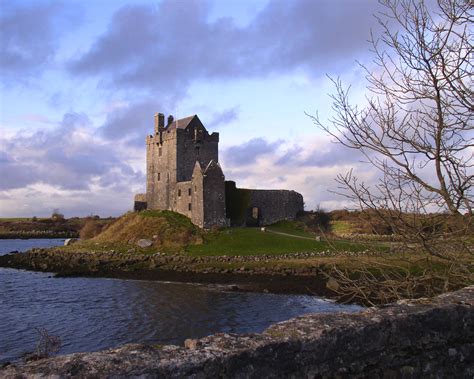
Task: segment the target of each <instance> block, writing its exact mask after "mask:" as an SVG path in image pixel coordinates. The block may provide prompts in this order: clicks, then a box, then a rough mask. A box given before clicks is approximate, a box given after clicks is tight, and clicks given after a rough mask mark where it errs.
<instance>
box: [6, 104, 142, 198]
mask: <svg viewBox="0 0 474 379" xmlns="http://www.w3.org/2000/svg"><path fill="white" fill-rule="evenodd" d="M121 148H122V147H121V146H119V145H116V144H114V143H112V142H109V141H104V140H101V139H100V138H97V137H95V136H94V129H93V128H92V125H91V121H90V120H89V118H88V116H87V115H85V114H83V113H67V114H65V115H64V117H63V120H62V121H61V122H60V123H59V125H58V126H57V127H56V128H55V129H53V130H49V131H37V132H34V133H25V132H18V133H16V134H14V135H13V136H9V137H0V174H1V177H2V181H1V182H0V190H11V189H15V188H22V187H25V186H31V185H35V184H45V185H50V186H54V187H55V188H58V189H62V190H80V191H90V190H91V188H93V187H94V186H99V187H108V188H113V187H118V186H121V185H123V184H124V183H126V184H128V183H130V182H132V181H134V180H136V181H139V182H143V181H144V175H143V173H141V172H139V171H136V170H134V169H133V168H132V167H131V166H130V164H129V163H127V154H129V152H128V151H127V152H124V151H123V150H122V149H121Z"/></svg>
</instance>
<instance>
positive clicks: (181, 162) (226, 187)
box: [134, 113, 303, 228]
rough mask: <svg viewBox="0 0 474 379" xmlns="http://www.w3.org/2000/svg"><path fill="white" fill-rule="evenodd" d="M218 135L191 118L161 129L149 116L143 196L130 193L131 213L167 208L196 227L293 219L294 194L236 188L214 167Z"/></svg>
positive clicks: (299, 206)
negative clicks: (152, 124) (151, 128)
mask: <svg viewBox="0 0 474 379" xmlns="http://www.w3.org/2000/svg"><path fill="white" fill-rule="evenodd" d="M218 148H219V133H212V134H209V133H208V131H207V130H206V128H205V127H204V125H203V124H202V123H201V121H200V120H199V118H198V116H197V115H194V116H190V117H185V118H183V119H180V120H174V119H173V116H169V117H168V120H167V123H166V125H165V116H164V114H162V113H158V114H156V115H155V128H154V133H153V135H150V136H148V137H147V138H146V173H147V179H146V194H138V195H135V205H134V209H135V211H140V210H144V209H157V210H170V211H175V212H178V213H181V214H183V215H185V216H188V217H189V218H190V219H191V221H192V222H193V223H194V224H195V225H197V226H199V227H201V228H211V227H219V226H228V225H233V226H243V225H247V226H259V225H269V224H272V223H274V222H277V221H280V220H285V219H294V218H295V216H296V214H297V212H299V211H302V210H303V196H301V194H299V193H298V192H295V191H287V190H256V189H243V188H237V187H236V185H235V182H232V181H225V177H224V173H223V172H222V169H221V166H220V165H219V151H218Z"/></svg>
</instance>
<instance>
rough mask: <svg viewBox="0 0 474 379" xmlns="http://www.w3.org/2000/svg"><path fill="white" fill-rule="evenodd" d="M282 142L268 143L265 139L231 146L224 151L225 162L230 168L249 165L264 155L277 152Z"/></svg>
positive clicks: (256, 139)
mask: <svg viewBox="0 0 474 379" xmlns="http://www.w3.org/2000/svg"><path fill="white" fill-rule="evenodd" d="M279 144H280V141H276V142H268V141H266V140H265V139H263V138H253V139H251V140H249V141H248V142H246V143H243V144H240V145H236V146H231V147H229V148H227V149H226V150H225V151H224V160H225V162H226V163H227V164H229V165H230V166H234V165H239V166H242V165H248V164H250V163H255V161H256V159H257V158H258V157H259V156H261V155H264V154H269V153H273V152H275V150H276V149H277V148H278V145H279Z"/></svg>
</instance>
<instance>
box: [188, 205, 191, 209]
mask: <svg viewBox="0 0 474 379" xmlns="http://www.w3.org/2000/svg"><path fill="white" fill-rule="evenodd" d="M190 210H191V203H188V211H190Z"/></svg>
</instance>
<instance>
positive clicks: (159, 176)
mask: <svg viewBox="0 0 474 379" xmlns="http://www.w3.org/2000/svg"><path fill="white" fill-rule="evenodd" d="M160 180H161V173H160V172H159V173H158V181H160Z"/></svg>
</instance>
